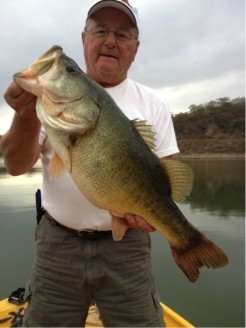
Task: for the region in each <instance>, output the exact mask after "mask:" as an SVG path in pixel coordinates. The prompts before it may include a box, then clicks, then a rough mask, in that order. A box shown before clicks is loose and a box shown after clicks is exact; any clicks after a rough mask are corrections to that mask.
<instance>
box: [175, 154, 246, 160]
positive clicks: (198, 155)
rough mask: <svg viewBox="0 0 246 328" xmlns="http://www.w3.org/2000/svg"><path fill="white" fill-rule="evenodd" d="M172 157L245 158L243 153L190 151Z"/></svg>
mask: <svg viewBox="0 0 246 328" xmlns="http://www.w3.org/2000/svg"><path fill="white" fill-rule="evenodd" d="M173 158H174V159H225V160H226V159H228V160H233V159H235V160H236V159H243V160H244V159H245V154H244V153H243V154H236V153H203V154H198V153H192V154H176V155H173Z"/></svg>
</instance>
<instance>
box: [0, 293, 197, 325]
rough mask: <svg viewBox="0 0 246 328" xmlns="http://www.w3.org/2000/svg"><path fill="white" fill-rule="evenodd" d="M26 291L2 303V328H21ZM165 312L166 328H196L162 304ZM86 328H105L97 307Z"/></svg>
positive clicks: (91, 309) (0, 305)
mask: <svg viewBox="0 0 246 328" xmlns="http://www.w3.org/2000/svg"><path fill="white" fill-rule="evenodd" d="M23 295H24V289H23V288H19V289H17V290H16V291H14V292H13V293H12V294H11V295H10V297H9V298H5V299H3V300H1V301H0V327H20V326H21V322H22V318H23V316H24V313H25V309H26V307H27V302H25V301H23ZM160 304H161V306H162V308H163V310H164V321H165V324H166V327H167V328H169V327H187V328H188V327H189V328H191V327H194V326H193V325H192V324H191V323H190V322H188V321H187V320H185V319H184V318H183V317H181V316H180V315H179V314H178V313H176V312H175V311H173V310H172V309H171V308H169V307H168V306H166V305H165V304H164V303H162V302H161V303H160ZM85 327H88V328H90V327H103V323H102V321H101V320H100V316H99V313H98V311H97V309H96V307H95V305H91V307H90V309H89V312H88V316H87V320H86V325H85Z"/></svg>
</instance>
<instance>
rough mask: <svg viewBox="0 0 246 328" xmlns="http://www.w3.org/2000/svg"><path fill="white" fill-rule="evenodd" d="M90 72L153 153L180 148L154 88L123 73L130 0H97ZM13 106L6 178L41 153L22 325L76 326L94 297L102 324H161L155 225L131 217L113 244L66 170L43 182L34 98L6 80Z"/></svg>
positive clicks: (5, 144) (47, 151)
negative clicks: (148, 136)
mask: <svg viewBox="0 0 246 328" xmlns="http://www.w3.org/2000/svg"><path fill="white" fill-rule="evenodd" d="M82 42H83V47H84V57H85V62H86V72H87V74H88V75H89V76H90V77H91V78H93V79H94V80H95V81H96V82H98V83H99V84H101V85H102V86H103V87H105V88H106V90H107V91H108V92H109V94H110V95H111V96H112V97H113V99H114V100H115V101H116V103H117V104H118V106H119V107H120V108H121V109H122V110H123V112H124V113H125V114H126V115H127V116H128V117H129V118H130V119H136V118H137V119H144V120H146V121H148V123H149V124H150V125H152V126H153V128H154V130H155V132H156V145H155V146H156V154H157V155H158V156H159V157H170V156H171V155H172V154H174V153H177V152H178V148H177V143H176V138H175V133H174V129H173V124H172V120H171V115H170V112H169V110H168V109H167V107H166V106H165V104H164V102H163V101H162V99H160V98H159V97H158V96H157V95H156V94H155V93H154V92H153V91H152V90H151V89H150V88H148V87H146V86H143V85H141V84H139V83H137V82H135V81H133V80H131V79H129V78H128V77H127V73H128V70H129V68H130V66H131V64H132V62H133V61H134V59H135V56H136V54H137V51H138V47H139V44H140V42H139V29H138V19H137V11H136V9H135V8H132V7H131V6H130V5H129V3H128V1H118V0H106V1H98V2H96V3H95V4H94V5H93V6H92V7H91V8H90V10H89V12H88V16H87V20H86V26H85V29H84V31H83V32H82ZM5 99H6V101H7V103H8V104H9V105H10V106H11V107H12V108H13V109H14V110H15V116H14V119H13V122H12V125H11V127H10V129H9V131H8V132H7V133H6V134H5V135H4V136H3V138H2V141H1V149H2V152H3V154H4V159H5V165H6V167H7V169H8V171H9V173H10V174H12V175H19V174H23V173H25V172H27V171H28V170H29V169H30V168H31V167H32V166H33V165H34V164H35V163H36V161H37V159H38V157H39V156H41V160H42V163H43V188H42V189H43V190H42V194H43V203H42V205H43V208H44V209H45V212H44V213H43V216H42V219H41V221H40V223H39V225H38V226H37V229H36V254H35V260H34V264H33V271H32V277H31V281H30V298H29V307H28V310H27V313H26V316H25V319H24V325H26V326H43V327H45V326H46V327H51V326H66V327H69V326H71V327H78V326H82V325H84V324H85V320H86V316H87V312H88V308H89V306H90V304H91V302H92V300H95V301H96V303H97V305H98V308H99V310H100V314H101V318H102V321H103V323H104V325H105V326H111V327H113V326H114V327H127V326H130V327H137V326H142V327H143V326H146V327H147V326H148V327H157V326H163V325H164V323H163V319H162V318H163V313H162V310H161V307H160V304H159V296H158V292H157V290H156V286H155V282H154V277H153V272H152V266H151V254H150V236H149V232H151V231H153V230H154V229H153V227H151V226H150V225H149V224H148V223H147V222H146V221H145V220H144V219H143V218H141V217H137V216H133V215H132V214H130V213H129V215H127V216H126V218H125V220H126V221H127V224H128V225H129V226H130V227H131V228H132V229H128V230H127V232H126V235H125V236H124V238H123V239H122V240H121V241H119V242H114V241H113V239H112V233H111V218H110V216H109V214H108V213H107V212H106V211H104V210H99V209H97V208H95V207H94V206H93V205H92V204H91V203H89V202H88V201H87V200H86V199H85V198H84V197H83V195H82V194H81V193H80V192H79V191H78V189H77V188H76V186H75V185H74V183H73V181H72V179H71V177H70V175H69V174H65V175H64V176H63V177H61V178H59V179H58V180H57V181H50V180H49V178H48V162H49V159H50V158H51V156H52V147H51V145H50V143H49V140H48V138H47V136H46V134H45V131H44V129H43V128H42V127H41V126H40V122H39V120H38V119H37V117H36V113H35V104H36V98H35V97H34V96H33V95H32V94H30V93H27V92H25V91H24V90H22V89H21V88H20V87H19V86H18V85H17V84H15V83H14V82H12V83H11V84H10V86H9V87H8V89H7V91H6V93H5Z"/></svg>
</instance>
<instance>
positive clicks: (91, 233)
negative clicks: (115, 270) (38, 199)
mask: <svg viewBox="0 0 246 328" xmlns="http://www.w3.org/2000/svg"><path fill="white" fill-rule="evenodd" d="M44 214H45V217H46V218H47V219H48V220H49V221H51V222H53V223H54V224H55V225H57V226H58V227H60V228H62V229H63V230H66V231H68V232H70V233H72V234H74V235H76V236H77V237H80V238H84V239H98V238H101V237H103V236H109V235H111V236H112V230H105V231H99V230H76V229H72V228H69V227H66V226H65V225H63V224H61V223H59V222H57V221H56V220H55V219H54V218H53V217H52V216H51V215H50V214H49V213H48V212H47V211H46V210H45V211H44Z"/></svg>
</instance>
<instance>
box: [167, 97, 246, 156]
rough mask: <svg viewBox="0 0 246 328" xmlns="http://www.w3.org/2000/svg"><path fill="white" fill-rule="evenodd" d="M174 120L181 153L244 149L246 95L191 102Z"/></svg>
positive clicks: (236, 152)
mask: <svg viewBox="0 0 246 328" xmlns="http://www.w3.org/2000/svg"><path fill="white" fill-rule="evenodd" d="M173 123H174V128H175V131H176V135H177V140H178V146H179V149H180V152H181V153H182V154H208V153H217V154H222V153H223V154H243V153H244V152H245V97H242V98H236V99H233V100H230V99H229V98H226V97H225V98H219V99H217V100H213V101H210V102H208V103H205V104H201V105H198V106H196V105H191V106H190V107H189V112H187V113H180V114H176V115H173Z"/></svg>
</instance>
